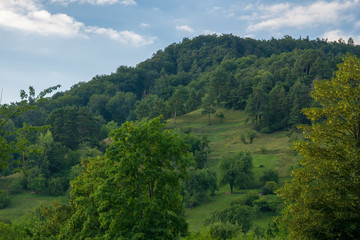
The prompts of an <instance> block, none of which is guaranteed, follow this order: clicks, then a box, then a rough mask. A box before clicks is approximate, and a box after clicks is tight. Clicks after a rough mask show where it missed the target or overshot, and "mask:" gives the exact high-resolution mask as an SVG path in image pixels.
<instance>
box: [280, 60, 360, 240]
mask: <svg viewBox="0 0 360 240" xmlns="http://www.w3.org/2000/svg"><path fill="white" fill-rule="evenodd" d="M314 88H315V90H314V91H313V92H312V96H313V98H314V99H315V100H316V101H317V103H318V104H319V107H314V108H307V109H304V110H303V112H304V114H305V115H306V116H307V117H308V119H310V120H311V122H312V124H311V125H303V126H301V128H302V129H303V132H304V135H305V140H303V141H300V142H297V143H296V144H295V146H294V148H295V150H296V151H297V152H298V153H299V154H300V155H301V156H302V159H301V161H300V165H301V167H300V168H298V169H296V170H294V171H293V173H292V175H293V177H292V179H291V181H290V182H288V183H287V184H285V186H284V187H283V188H282V189H281V191H280V195H281V196H282V197H283V198H284V201H285V204H286V207H287V208H286V214H285V217H284V218H285V219H284V222H286V223H287V226H288V228H289V230H290V234H291V238H292V239H358V238H359V237H360V231H359V229H360V226H359V223H360V206H359V201H360V198H359V197H360V189H359V184H360V175H359V172H360V169H359V156H360V140H359V139H360V138H359V129H360V125H359V119H360V104H359V103H360V100H359V96H360V60H359V59H358V58H357V57H355V56H351V55H348V56H347V57H346V58H345V59H344V62H343V63H342V64H340V65H339V70H338V71H337V72H336V76H335V77H334V78H332V79H331V80H324V81H315V82H314Z"/></svg>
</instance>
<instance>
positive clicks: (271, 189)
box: [262, 181, 279, 195]
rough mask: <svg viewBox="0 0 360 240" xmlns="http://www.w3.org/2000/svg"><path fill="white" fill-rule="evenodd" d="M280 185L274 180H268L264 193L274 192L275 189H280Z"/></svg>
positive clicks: (263, 188)
mask: <svg viewBox="0 0 360 240" xmlns="http://www.w3.org/2000/svg"><path fill="white" fill-rule="evenodd" d="M278 188H279V186H278V184H277V183H276V182H274V181H268V182H266V183H265V185H264V186H263V187H262V194H263V195H268V194H274V193H275V190H276V189H278Z"/></svg>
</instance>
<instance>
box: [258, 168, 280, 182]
mask: <svg viewBox="0 0 360 240" xmlns="http://www.w3.org/2000/svg"><path fill="white" fill-rule="evenodd" d="M260 181H261V182H262V183H263V184H265V183H266V182H269V181H274V182H276V183H279V173H278V172H277V171H276V170H274V169H268V170H265V171H264V173H263V175H262V176H261V177H260Z"/></svg>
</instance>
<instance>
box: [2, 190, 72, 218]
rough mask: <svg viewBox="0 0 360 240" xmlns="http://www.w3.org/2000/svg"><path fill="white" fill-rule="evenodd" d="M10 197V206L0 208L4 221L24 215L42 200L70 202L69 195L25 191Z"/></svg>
mask: <svg viewBox="0 0 360 240" xmlns="http://www.w3.org/2000/svg"><path fill="white" fill-rule="evenodd" d="M10 199H11V205H10V207H8V208H5V209H1V210H0V220H2V221H14V220H16V219H18V218H20V217H21V216H23V215H24V214H25V212H27V211H31V210H32V209H33V208H34V207H37V206H39V204H40V203H41V202H42V201H48V202H52V201H59V202H60V203H62V204H68V203H69V198H68V197H67V196H56V197H54V196H43V195H38V194H31V193H30V192H25V191H24V192H22V193H19V194H14V195H10Z"/></svg>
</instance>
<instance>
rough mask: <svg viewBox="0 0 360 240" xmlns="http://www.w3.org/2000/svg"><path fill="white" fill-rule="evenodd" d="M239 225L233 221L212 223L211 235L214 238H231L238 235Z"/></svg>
mask: <svg viewBox="0 0 360 240" xmlns="http://www.w3.org/2000/svg"><path fill="white" fill-rule="evenodd" d="M238 231H239V227H238V226H235V225H233V224H231V223H215V224H212V225H210V235H211V237H213V238H214V239H221V240H222V239H231V238H233V237H235V236H236V233H237V232H238Z"/></svg>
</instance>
